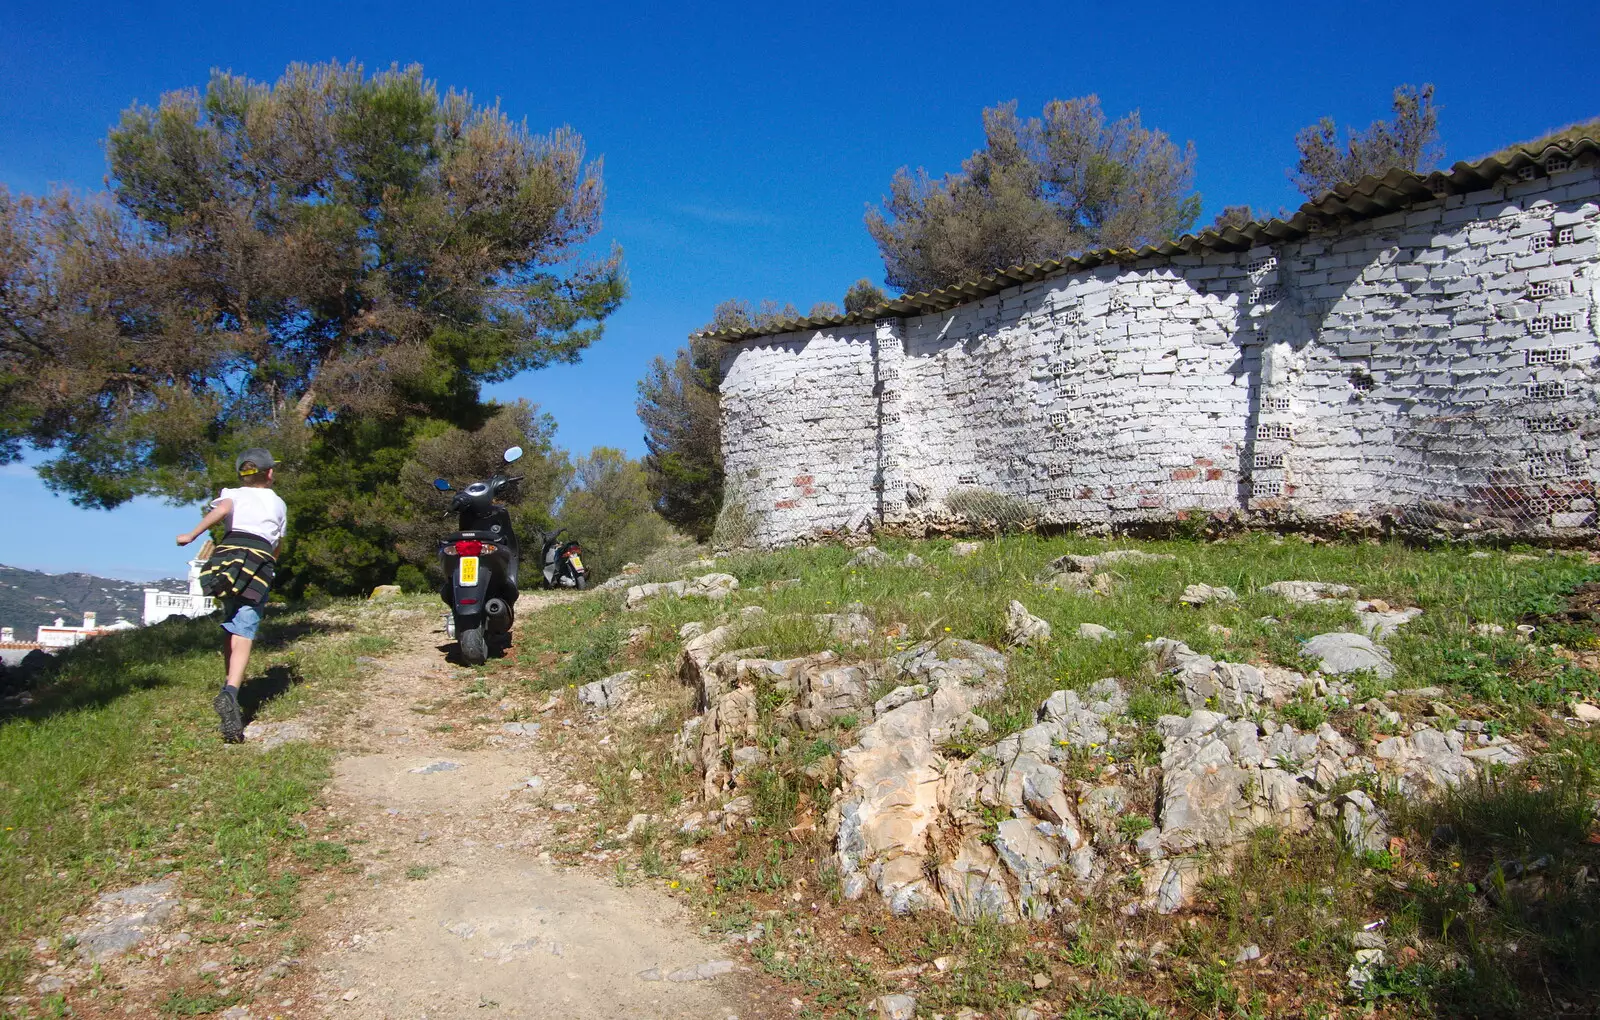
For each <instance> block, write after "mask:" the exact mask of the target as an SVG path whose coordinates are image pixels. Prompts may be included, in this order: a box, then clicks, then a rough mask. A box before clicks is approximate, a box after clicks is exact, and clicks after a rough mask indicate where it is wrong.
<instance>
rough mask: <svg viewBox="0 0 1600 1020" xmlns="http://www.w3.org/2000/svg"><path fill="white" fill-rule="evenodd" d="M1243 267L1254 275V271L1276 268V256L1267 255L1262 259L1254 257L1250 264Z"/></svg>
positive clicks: (1261, 271)
mask: <svg viewBox="0 0 1600 1020" xmlns="http://www.w3.org/2000/svg"><path fill="white" fill-rule="evenodd" d="M1245 268H1246V270H1247V271H1248V272H1249V273H1250V275H1252V276H1254V275H1255V274H1256V273H1264V272H1266V271H1267V270H1269V269H1277V268H1278V256H1276V255H1268V256H1267V257H1266V258H1264V259H1256V260H1255V261H1254V262H1252V263H1250V265H1248V266H1247V267H1245Z"/></svg>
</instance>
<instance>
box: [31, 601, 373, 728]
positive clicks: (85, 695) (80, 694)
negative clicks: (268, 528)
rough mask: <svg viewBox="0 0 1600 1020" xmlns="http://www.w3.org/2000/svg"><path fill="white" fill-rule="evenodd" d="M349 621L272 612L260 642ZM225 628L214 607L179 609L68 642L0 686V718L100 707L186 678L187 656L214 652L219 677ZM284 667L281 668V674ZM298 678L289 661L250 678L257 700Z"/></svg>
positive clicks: (261, 648)
mask: <svg viewBox="0 0 1600 1020" xmlns="http://www.w3.org/2000/svg"><path fill="white" fill-rule="evenodd" d="M349 629H350V628H349V627H348V626H347V625H344V624H339V623H331V622H324V621H319V620H311V619H306V618H304V617H299V618H296V619H292V620H287V621H284V622H281V623H279V622H275V621H272V620H271V619H270V618H269V619H268V621H267V622H266V623H265V624H264V625H263V628H262V634H261V637H260V639H259V640H258V641H257V642H256V646H255V650H256V651H258V652H270V651H274V650H277V649H281V648H283V647H285V646H287V645H289V644H291V643H292V642H295V641H298V640H300V639H302V638H305V637H308V636H311V635H315V634H335V633H341V632H343V631H346V630H349ZM221 649H222V630H221V629H220V627H219V626H218V618H217V616H216V615H212V616H205V617H200V618H199V619H193V620H191V619H186V618H184V617H173V618H171V619H168V620H164V621H162V622H161V623H158V624H155V625H153V626H150V627H141V628H139V629H138V630H131V631H124V632H121V633H117V634H106V635H103V636H101V637H97V638H93V639H92V640H89V641H85V642H84V643H83V644H81V645H78V646H76V647H74V648H68V649H65V650H64V651H62V652H61V653H59V654H58V655H56V656H54V657H53V658H51V659H50V661H48V662H46V663H44V664H42V665H41V666H40V667H39V668H37V669H35V670H34V671H32V673H31V674H29V675H26V676H22V677H8V678H7V679H8V680H10V681H11V683H10V685H9V686H8V687H7V688H6V689H4V690H0V725H4V724H6V723H8V722H10V721H12V720H16V719H34V720H39V719H47V718H49V717H51V716H55V715H60V714H63V713H67V712H78V711H83V710H87V709H95V708H101V707H104V706H105V705H108V704H110V703H112V702H114V701H116V700H117V699H118V698H121V697H124V696H126V695H128V694H131V693H134V692H136V691H143V690H151V689H153V688H158V687H166V686H169V685H171V684H174V683H181V682H183V681H184V679H185V678H186V674H187V673H188V672H189V671H190V668H192V664H190V666H189V667H186V665H185V660H190V659H192V658H193V657H194V656H196V655H201V654H204V653H215V654H216V662H215V665H216V671H215V672H216V678H217V680H218V681H219V682H220V680H221V675H222V657H221V654H220V653H221ZM280 674H281V675H280ZM293 683H294V678H293V677H292V675H291V671H290V670H289V669H288V668H286V667H273V668H272V669H270V670H268V671H267V677H265V678H259V677H258V678H257V679H255V680H252V681H251V683H250V684H249V685H247V687H259V688H260V689H261V693H259V694H253V695H252V698H253V707H254V706H259V705H260V704H261V703H262V702H263V701H265V700H267V699H268V698H271V697H276V696H277V695H278V694H281V693H283V691H286V690H288V689H289V688H290V687H291V686H292V685H293Z"/></svg>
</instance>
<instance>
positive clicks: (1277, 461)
mask: <svg viewBox="0 0 1600 1020" xmlns="http://www.w3.org/2000/svg"><path fill="white" fill-rule="evenodd" d="M1255 466H1256V467H1258V468H1281V467H1283V454H1281V453H1258V454H1256V459H1255Z"/></svg>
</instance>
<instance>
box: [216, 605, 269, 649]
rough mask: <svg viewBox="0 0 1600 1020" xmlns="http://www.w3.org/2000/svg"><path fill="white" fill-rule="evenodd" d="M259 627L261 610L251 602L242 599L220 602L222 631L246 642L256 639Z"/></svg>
mask: <svg viewBox="0 0 1600 1020" xmlns="http://www.w3.org/2000/svg"><path fill="white" fill-rule="evenodd" d="M260 626H261V610H260V609H258V608H257V607H256V605H255V603H253V602H246V601H244V600H243V599H223V600H222V629H223V630H225V631H227V632H228V633H229V634H234V635H237V636H238V637H242V638H244V639H245V640H246V641H254V640H255V639H256V631H257V629H259V628H260Z"/></svg>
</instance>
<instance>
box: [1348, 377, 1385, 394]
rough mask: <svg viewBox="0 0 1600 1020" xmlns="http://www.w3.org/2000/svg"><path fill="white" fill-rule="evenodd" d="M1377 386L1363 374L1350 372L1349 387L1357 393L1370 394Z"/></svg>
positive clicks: (1375, 382)
mask: <svg viewBox="0 0 1600 1020" xmlns="http://www.w3.org/2000/svg"><path fill="white" fill-rule="evenodd" d="M1377 385H1378V381H1377V380H1376V379H1374V378H1372V376H1370V375H1368V374H1367V373H1365V372H1351V373H1350V386H1351V388H1352V389H1354V390H1355V391H1356V392H1357V393H1371V392H1372V391H1373V390H1374V389H1375V388H1376V387H1377Z"/></svg>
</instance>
